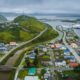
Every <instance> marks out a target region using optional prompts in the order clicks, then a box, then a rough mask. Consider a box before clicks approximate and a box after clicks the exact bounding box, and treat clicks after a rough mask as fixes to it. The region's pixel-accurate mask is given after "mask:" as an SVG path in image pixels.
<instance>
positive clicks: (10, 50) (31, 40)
mask: <svg viewBox="0 0 80 80" xmlns="http://www.w3.org/2000/svg"><path fill="white" fill-rule="evenodd" d="M47 29H48V27H47V26H46V28H45V29H44V30H43V31H42V32H40V33H39V34H38V35H37V36H36V37H34V38H33V39H31V40H29V41H26V42H22V43H21V44H19V45H17V46H16V47H15V48H13V49H11V50H10V51H9V52H8V53H6V54H5V56H3V58H1V59H0V62H1V61H2V60H3V59H5V58H6V57H7V56H8V55H9V54H10V53H11V52H12V51H14V50H15V49H16V48H18V47H20V46H22V45H24V44H27V43H29V42H31V41H33V40H35V39H37V38H38V37H40V36H41V35H42V34H43V33H44V32H45V31H46V30H47Z"/></svg>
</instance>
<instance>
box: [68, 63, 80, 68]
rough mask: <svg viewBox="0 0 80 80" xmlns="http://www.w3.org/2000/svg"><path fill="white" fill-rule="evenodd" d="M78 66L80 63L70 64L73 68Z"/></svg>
mask: <svg viewBox="0 0 80 80" xmlns="http://www.w3.org/2000/svg"><path fill="white" fill-rule="evenodd" d="M78 65H79V64H78V63H69V66H72V67H76V66H78Z"/></svg>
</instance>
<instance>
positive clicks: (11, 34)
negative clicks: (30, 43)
mask: <svg viewBox="0 0 80 80" xmlns="http://www.w3.org/2000/svg"><path fill="white" fill-rule="evenodd" d="M15 23H18V24H19V25H17V24H15ZM23 28H24V29H25V30H24V29H23ZM44 29H45V26H44V24H43V23H41V22H39V21H38V20H37V19H35V18H32V17H28V18H27V16H25V17H24V16H23V15H22V16H18V17H17V18H15V19H14V21H13V22H11V23H9V24H8V25H5V28H2V27H0V42H4V43H9V42H11V41H16V42H23V41H27V40H30V39H32V38H33V37H34V36H36V35H37V34H39V33H40V32H41V31H42V30H44Z"/></svg>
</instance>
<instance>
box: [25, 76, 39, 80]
mask: <svg viewBox="0 0 80 80" xmlns="http://www.w3.org/2000/svg"><path fill="white" fill-rule="evenodd" d="M24 80H40V79H39V78H38V76H25V78H24Z"/></svg>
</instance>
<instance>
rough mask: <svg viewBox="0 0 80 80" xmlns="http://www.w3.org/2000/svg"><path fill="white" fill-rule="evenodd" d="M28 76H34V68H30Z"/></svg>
mask: <svg viewBox="0 0 80 80" xmlns="http://www.w3.org/2000/svg"><path fill="white" fill-rule="evenodd" d="M28 74H29V75H35V74H36V69H35V68H30V69H29V72H28Z"/></svg>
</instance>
